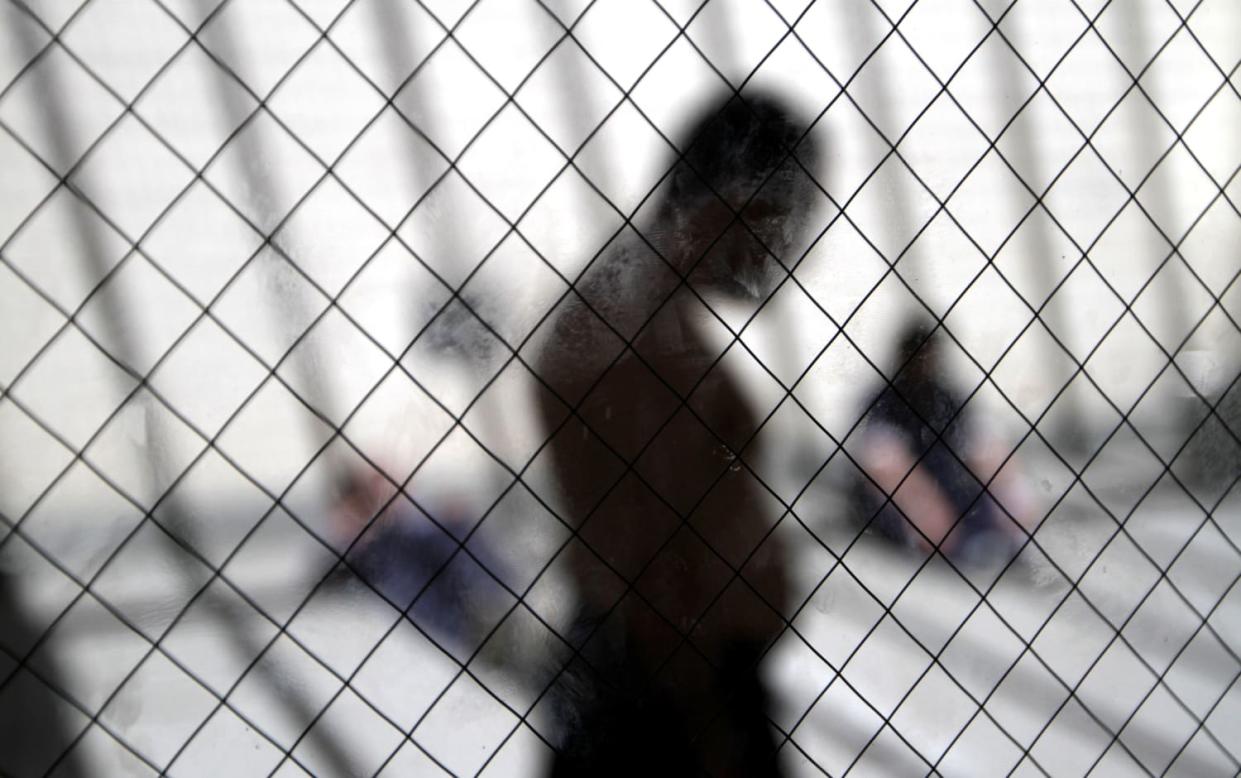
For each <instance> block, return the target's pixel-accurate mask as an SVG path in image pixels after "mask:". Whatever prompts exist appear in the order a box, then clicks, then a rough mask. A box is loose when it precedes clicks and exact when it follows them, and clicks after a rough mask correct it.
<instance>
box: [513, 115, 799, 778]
mask: <svg viewBox="0 0 1241 778" xmlns="http://www.w3.org/2000/svg"><path fill="white" fill-rule="evenodd" d="M804 131H805V125H804V124H799V123H798V122H797V121H795V120H794V118H793V117H792V115H791V114H790V113H789V112H788V111H787V110H786V109H785V108H783V107H782V106H781V104H780V103H779V102H778V101H776V100H775V99H773V98H771V97H768V96H765V95H755V96H747V97H745V98H738V97H732V98H730V99H727V100H725V101H723V102H722V103H717V104H716V105H714V106H712V107H710V108H709V109H708V110H707V111H706V112H705V113H704V114H703V116H702V117H701V118H700V119H699V120H698V121H697V122H696V123H694V125H693V126H692V128H691V132H690V133H689V135H688V140H687V142H686V143H683V144H682V145H681V146H680V148H681V150H682V152H683V156H681V157H680V158H679V160H678V162H677V163H676V165H675V167H674V168H673V170H672V171H671V173H670V174H669V176H668V177H667V179H666V180H665V182H664V183H663V185H662V187H661V189H660V191H658V192H656V194H655V195H653V196H652V198H651V199H650V200H649V201H648V203H647V205H646V206H644V207H643V209H642V210H641V212H640V213H639V214H638V216H637V218H635V219H634V225H635V228H634V229H631V228H628V227H627V228H626V230H625V231H624V232H623V233H622V234H621V235H619V236H618V237H617V238H616V240H615V241H614V243H613V245H612V246H610V247H609V248H608V249H607V250H606V251H605V252H604V255H603V256H601V257H600V258H599V260H598V261H597V262H596V264H595V266H593V267H592V268H591V269H590V270H589V271H588V272H587V273H586V275H585V277H584V278H583V279H582V280H581V281H579V282H578V283H577V285H576V287H575V291H574V292H573V293H571V294H570V295H569V297H567V298H566V299H565V300H564V301H563V302H562V304H561V306H560V307H559V309H558V310H557V311H556V312H555V314H554V317H553V318H552V319H551V321H550V324H549V325H548V332H547V333H546V337H547V339H546V341H545V342H544V345H543V347H542V351H541V352H540V354H539V357H538V359H537V364H536V366H535V367H536V369H537V370H538V372H539V374H540V375H541V376H542V377H543V378H544V379H545V380H546V381H547V382H548V384H549V385H550V387H551V388H552V389H553V390H554V392H555V393H556V394H557V395H559V397H560V398H562V399H563V401H564V402H561V400H559V399H556V398H554V397H552V396H551V395H550V394H548V395H545V397H544V399H543V400H542V401H541V404H540V410H541V413H542V416H543V419H542V420H543V423H544V424H545V427H546V429H547V431H548V433H549V435H552V438H551V441H550V443H549V445H548V447H547V449H546V450H545V452H544V457H545V458H546V459H545V463H546V464H547V465H548V466H549V467H550V473H551V475H552V476H553V477H554V479H555V480H556V481H557V482H558V484H559V488H560V495H559V496H560V498H561V501H560V505H559V507H560V509H561V511H562V515H565V516H567V518H568V520H569V521H571V522H572V523H573V525H574V526H575V528H576V530H577V537H575V538H574V539H573V540H572V542H571V544H570V546H569V548H568V549H567V550H566V552H565V556H564V558H563V559H562V560H561V561H562V562H563V564H564V568H565V569H566V570H567V572H568V576H569V579H570V580H571V582H572V584H573V586H574V588H575V594H576V602H577V609H578V610H577V615H576V618H575V621H574V626H573V629H572V635H571V637H572V640H573V641H574V642H575V643H576V644H577V646H578V647H579V648H580V649H581V657H580V658H579V659H576V660H574V662H573V663H572V664H571V665H570V667H569V668H568V669H567V670H566V672H565V673H564V675H563V676H562V677H561V679H560V682H559V684H558V687H557V688H556V689H555V690H553V692H552V698H553V699H554V700H555V701H556V705H557V707H558V708H559V716H560V718H561V721H562V724H563V726H564V733H563V741H562V743H561V748H560V753H559V754H558V756H557V758H556V762H555V765H554V767H553V774H554V775H557V776H559V775H585V774H590V775H665V774H666V775H699V774H702V773H703V772H707V773H710V774H713V775H745V776H761V775H773V774H776V773H777V765H776V756H775V747H774V742H773V740H772V735H771V729H770V727H769V725H768V724H767V719H766V715H765V713H766V710H765V709H766V702H765V695H764V691H763V689H762V686H761V683H760V681H759V678H758V670H757V666H756V665H757V662H758V659H759V658H760V656H761V654H762V652H763V650H764V648H765V647H766V646H767V645H768V644H769V643H770V642H771V641H773V640H774V639H775V638H776V636H777V635H778V634H779V632H780V630H781V627H782V626H783V624H784V614H782V613H781V609H783V608H784V607H785V581H784V570H783V564H784V556H783V553H782V551H781V549H780V547H779V543H778V542H777V541H776V539H775V537H774V535H771V536H769V530H770V529H771V527H772V526H773V525H774V523H775V522H776V521H777V520H778V519H779V517H780V515H781V513H782V511H781V509H780V507H779V504H778V503H777V502H776V501H775V499H774V498H773V497H771V496H770V494H769V493H768V492H767V491H766V490H765V489H764V488H763V486H762V485H761V484H760V483H759V482H758V481H757V480H756V478H755V477H754V476H753V474H752V473H751V471H750V469H749V466H748V465H749V464H750V463H753V462H756V461H757V456H758V452H757V451H756V450H755V447H754V446H753V445H748V441H749V440H750V438H751V437H752V436H753V434H754V433H755V432H756V430H757V427H758V424H759V419H758V417H757V414H756V412H755V410H754V409H753V408H752V407H751V405H750V403H749V402H747V398H746V396H745V395H744V393H743V391H742V387H741V386H740V385H739V383H738V381H737V379H736V377H735V376H734V375H733V374H732V372H731V370H730V368H729V361H730V360H729V359H728V358H725V359H720V357H721V355H722V354H723V352H724V351H725V350H727V349H728V345H729V337H727V332H726V330H724V328H723V326H722V325H721V324H720V323H719V321H718V320H717V319H716V318H715V317H714V316H713V315H712V313H711V312H710V310H709V309H708V308H707V307H706V305H704V300H705V301H706V302H708V303H710V302H712V301H715V300H719V299H720V298H721V297H728V298H731V299H732V300H733V301H744V302H746V303H747V304H749V305H751V306H754V305H757V304H758V302H761V300H762V299H764V298H765V297H766V296H767V295H769V294H770V293H771V292H772V291H773V289H774V287H775V285H776V283H777V282H778V281H779V280H780V279H781V278H782V276H783V274H785V273H786V271H785V270H784V267H783V266H782V263H789V262H791V261H792V260H794V259H796V257H792V256H788V255H789V254H791V253H793V252H794V251H795V250H796V248H797V246H798V245H799V243H800V238H801V235H802V234H803V232H804V230H803V229H802V227H803V226H804V224H805V222H806V221H807V220H808V218H809V215H810V214H809V212H810V210H811V208H810V205H809V203H811V202H812V201H813V198H812V188H811V187H812V182H811V180H810V178H809V176H808V175H807V174H806V172H805V171H807V170H810V171H812V170H813V166H814V163H815V159H816V155H815V150H814V148H813V146H812V144H811V142H810V141H809V140H808V139H803V133H804ZM661 256H662V259H661ZM777 260H779V261H777ZM713 331H714V332H713ZM734 348H736V349H738V351H739V349H740V347H739V346H736V347H734ZM729 356H731V357H736V356H737V354H732V355H729ZM565 403H567V404H568V406H572V407H574V408H575V409H576V410H575V411H574V412H572V413H570V410H569V407H568V406H566V404H565ZM553 433H554V434H553ZM738 570H739V571H740V576H739V577H738V575H736V573H735V571H738Z"/></svg>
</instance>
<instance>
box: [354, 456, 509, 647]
mask: <svg viewBox="0 0 1241 778" xmlns="http://www.w3.org/2000/svg"><path fill="white" fill-rule="evenodd" d="M395 494H396V487H395V485H393V484H392V483H391V482H390V481H389V480H388V479H387V478H386V477H385V476H383V475H381V474H380V473H379V472H377V471H375V470H369V469H368V471H367V472H366V473H365V474H363V473H361V472H356V473H352V474H350V475H349V476H348V477H347V478H346V479H345V482H344V484H343V488H342V489H341V494H340V497H339V499H338V500H337V502H336V504H335V506H334V516H335V521H336V533H337V535H338V540H339V541H341V542H343V543H345V544H348V543H350V542H352V543H353V546H352V548H350V550H349V552H348V554H347V555H346V556H345V560H346V562H347V563H348V564H349V566H350V567H351V568H352V569H353V571H354V573H355V574H356V575H357V576H358V577H360V578H361V579H362V580H363V581H365V582H366V583H368V584H369V585H370V586H372V587H374V588H375V590H376V591H378V592H379V593H380V594H381V595H383V596H384V597H385V598H387V599H388V600H389V601H390V602H391V603H392V604H393V605H394V606H396V607H397V608H400V609H403V610H404V609H408V610H409V612H410V616H411V618H412V619H413V620H414V622H415V623H416V624H417V625H418V626H419V627H421V628H422V629H423V630H424V631H426V633H427V634H428V635H429V636H430V637H431V638H432V639H434V640H435V641H436V642H438V643H439V644H440V645H441V646H442V647H444V648H446V649H448V650H449V651H452V652H454V653H460V654H464V655H468V654H469V653H470V652H472V651H473V650H474V649H476V648H477V647H478V645H479V644H480V643H481V642H482V641H483V640H484V639H485V638H486V637H487V633H488V632H489V631H490V629H491V628H492V627H493V626H494V621H495V619H494V616H495V614H496V612H497V610H498V609H500V608H501V607H502V606H506V605H507V604H508V596H507V595H506V594H505V592H504V589H503V587H502V586H501V585H500V583H499V582H498V581H499V580H504V578H505V576H506V574H507V572H508V570H507V565H506V563H505V562H504V560H503V559H501V558H500V556H499V554H498V553H496V549H493V548H491V547H490V546H489V545H488V544H485V543H481V542H478V541H477V540H475V541H474V542H471V543H469V544H468V548H469V553H466V552H465V550H464V549H460V548H459V546H458V542H457V541H458V540H459V539H461V538H464V537H465V536H466V534H467V533H468V531H469V527H468V526H466V520H465V518H464V513H465V512H464V511H463V510H461V509H460V508H458V507H455V506H454V505H452V504H447V505H441V506H438V507H437V509H436V510H435V513H436V516H435V522H432V521H431V520H430V519H429V518H428V517H427V516H425V515H423V513H422V512H421V511H420V510H418V508H416V507H415V506H414V505H413V504H412V503H410V502H409V500H407V499H405V498H404V497H402V496H397V497H396V499H393V495H395ZM358 533H362V534H361V536H360V537H359V536H358ZM454 536H455V538H454ZM355 538H356V542H355V541H354V539H355ZM454 552H456V553H455V554H454Z"/></svg>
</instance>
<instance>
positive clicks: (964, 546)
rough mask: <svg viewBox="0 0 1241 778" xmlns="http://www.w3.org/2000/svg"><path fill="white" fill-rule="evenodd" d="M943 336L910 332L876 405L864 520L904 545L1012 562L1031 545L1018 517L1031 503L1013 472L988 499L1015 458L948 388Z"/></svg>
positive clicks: (870, 425) (863, 459) (860, 486)
mask: <svg viewBox="0 0 1241 778" xmlns="http://www.w3.org/2000/svg"><path fill="white" fill-rule="evenodd" d="M941 337H942V336H941V335H940V334H939V333H938V332H936V331H935V330H934V329H933V328H932V327H930V326H928V325H927V324H925V323H922V322H918V321H915V322H913V323H912V324H910V325H907V326H906V327H905V329H904V330H903V332H902V334H901V336H900V338H899V340H898V346H897V352H896V358H895V361H894V363H893V367H894V371H893V372H895V377H894V378H892V381H891V383H890V384H888V383H885V384H884V385H883V386H882V387H880V388H878V389H877V390H876V391H875V392H873V393H872V394H870V395H869V397H868V402H867V407H868V409H869V410H867V412H866V417H865V418H864V420H863V422H862V425H861V427H860V431H861V436H862V437H861V441H862V442H861V446H860V447H859V449H858V450H857V451H858V452H860V453H858V454H855V456H856V458H857V464H858V465H859V466H860V467H861V468H862V470H864V471H865V473H866V476H869V478H867V477H866V476H864V475H862V474H860V473H859V474H858V479H857V483H856V487H855V489H854V490H853V494H852V497H853V503H854V505H855V507H856V512H855V516H856V518H857V520H858V521H860V522H862V523H864V524H869V525H870V526H872V527H873V528H874V529H875V530H876V531H877V532H879V533H880V534H882V535H884V536H886V537H887V538H889V539H891V540H893V541H896V542H897V543H899V544H901V545H906V546H911V547H917V548H921V549H923V550H930V549H931V548H933V547H934V548H938V549H939V550H940V551H941V552H942V553H943V554H944V555H945V556H947V557H948V558H950V559H952V560H954V561H959V562H964V563H967V564H969V563H983V562H986V561H989V560H997V559H998V560H1000V561H1007V560H1008V559H1010V558H1011V557H1012V556H1014V555H1015V554H1016V553H1017V551H1018V549H1019V547H1020V545H1021V543H1022V541H1023V540H1024V539H1025V530H1024V529H1023V528H1022V526H1020V525H1019V524H1018V523H1017V522H1015V521H1014V520H1013V519H1014V518H1016V519H1018V520H1019V521H1024V518H1023V517H1024V516H1025V514H1026V513H1028V511H1026V509H1025V508H1024V504H1025V502H1026V500H1025V499H1024V497H1023V495H1022V494H1021V490H1020V489H1019V488H1018V484H1016V483H1015V479H1014V478H1013V477H1012V473H1013V471H1014V468H1013V467H1011V466H1010V467H1006V468H1005V469H1004V471H1003V472H1001V473H1000V475H999V476H997V477H996V478H995V479H994V480H993V481H992V483H991V485H990V487H989V488H988V489H987V493H983V483H984V482H985V481H986V480H987V479H988V478H990V476H991V474H992V473H994V472H995V471H996V469H997V468H998V467H999V466H1000V465H1001V464H1002V463H1003V459H1004V454H1005V453H1006V452H1003V451H1002V450H1001V447H999V446H996V445H993V444H988V443H987V442H986V441H984V440H983V436H982V435H980V434H979V433H978V431H977V430H976V429H975V427H974V425H973V420H972V419H971V418H969V414H968V413H965V412H962V406H963V404H964V402H965V398H964V397H962V396H961V395H960V394H959V393H958V392H957V391H956V390H955V388H954V387H952V386H951V385H950V384H949V383H948V381H947V376H946V372H947V371H946V368H945V365H944V364H943V358H942V353H941V352H942V348H943V346H942V343H941ZM876 487H877V488H876ZM889 496H891V499H890V500H889ZM996 498H998V499H999V500H1000V502H1001V503H1002V504H1003V505H1004V508H1007V509H1008V511H1009V514H1011V517H1010V515H1009V514H1006V513H1005V512H1004V510H1003V509H1001V507H1000V505H999V504H997V502H996Z"/></svg>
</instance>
